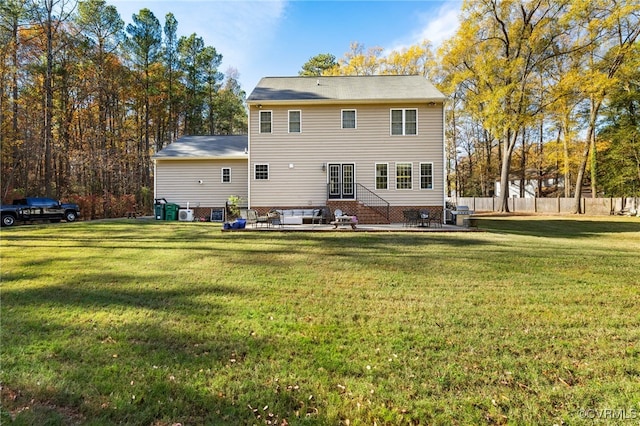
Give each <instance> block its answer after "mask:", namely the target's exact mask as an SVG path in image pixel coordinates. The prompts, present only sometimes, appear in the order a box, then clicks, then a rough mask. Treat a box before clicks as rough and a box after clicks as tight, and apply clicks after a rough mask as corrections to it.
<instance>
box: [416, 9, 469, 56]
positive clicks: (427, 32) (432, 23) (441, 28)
mask: <svg viewBox="0 0 640 426" xmlns="http://www.w3.org/2000/svg"><path fill="white" fill-rule="evenodd" d="M460 7H461V2H458V1H451V2H445V3H444V4H443V5H442V7H441V8H440V9H438V12H437V15H436V17H435V18H433V17H431V16H426V15H424V16H423V19H424V20H425V21H426V25H425V27H424V28H423V29H422V31H421V32H420V33H419V34H418V35H417V36H416V39H418V40H424V39H427V40H430V41H431V43H433V46H434V47H436V48H437V47H439V46H440V45H441V44H442V43H443V42H444V41H445V40H447V39H449V38H451V37H452V36H453V35H454V34H455V32H456V31H457V30H458V27H459V26H460V21H459V19H458V15H459V14H460Z"/></svg>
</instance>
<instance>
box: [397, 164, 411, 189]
mask: <svg viewBox="0 0 640 426" xmlns="http://www.w3.org/2000/svg"><path fill="white" fill-rule="evenodd" d="M411 182H412V178H411V163H396V189H411V188H412V184H411Z"/></svg>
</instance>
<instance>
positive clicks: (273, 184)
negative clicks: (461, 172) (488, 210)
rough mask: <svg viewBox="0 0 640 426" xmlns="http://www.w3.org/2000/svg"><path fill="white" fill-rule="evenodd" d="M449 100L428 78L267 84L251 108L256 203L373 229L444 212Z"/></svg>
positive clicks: (304, 80)
mask: <svg viewBox="0 0 640 426" xmlns="http://www.w3.org/2000/svg"><path fill="white" fill-rule="evenodd" d="M443 102H444V96H443V95H442V94H441V93H440V92H439V91H438V90H437V89H436V88H435V87H434V86H433V85H432V84H431V83H430V82H429V81H427V80H426V79H425V78H424V77H420V76H357V77H355V76H352V77H266V78H263V79H262V80H261V81H260V82H259V83H258V85H257V87H256V88H255V89H254V90H253V92H252V93H251V95H250V96H249V98H248V99H247V104H248V106H249V172H250V176H249V205H250V206H251V207H252V208H255V209H257V210H259V211H261V210H267V209H270V208H273V207H278V208H304V207H307V206H323V205H329V206H331V207H333V208H334V209H335V208H341V209H342V210H343V211H345V212H348V213H349V214H356V215H358V217H359V219H360V220H361V221H364V222H378V223H380V222H388V221H391V222H401V221H402V211H403V210H406V209H409V208H422V209H434V210H440V211H442V209H443V208H444V108H443Z"/></svg>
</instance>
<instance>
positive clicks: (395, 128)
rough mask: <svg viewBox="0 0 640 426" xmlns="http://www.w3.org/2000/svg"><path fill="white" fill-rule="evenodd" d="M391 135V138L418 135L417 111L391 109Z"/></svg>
mask: <svg viewBox="0 0 640 426" xmlns="http://www.w3.org/2000/svg"><path fill="white" fill-rule="evenodd" d="M391 134H392V135H393V136H408V135H417V134H418V110H416V109H392V110H391Z"/></svg>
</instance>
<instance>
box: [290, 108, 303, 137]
mask: <svg viewBox="0 0 640 426" xmlns="http://www.w3.org/2000/svg"><path fill="white" fill-rule="evenodd" d="M301 120H302V112H301V111H289V133H300V132H301V131H302V122H301Z"/></svg>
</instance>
